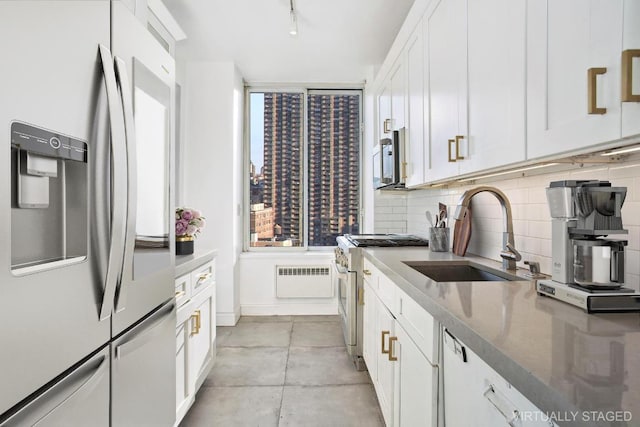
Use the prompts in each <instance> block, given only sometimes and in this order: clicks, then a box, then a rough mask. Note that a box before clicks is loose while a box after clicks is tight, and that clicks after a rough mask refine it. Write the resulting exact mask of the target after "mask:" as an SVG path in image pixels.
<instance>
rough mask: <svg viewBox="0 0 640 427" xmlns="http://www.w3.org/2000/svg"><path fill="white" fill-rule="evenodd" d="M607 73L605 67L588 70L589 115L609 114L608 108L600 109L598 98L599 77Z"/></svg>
mask: <svg viewBox="0 0 640 427" xmlns="http://www.w3.org/2000/svg"><path fill="white" fill-rule="evenodd" d="M606 72H607V69H606V68H604V67H599V68H589V70H587V78H588V80H589V87H588V90H587V92H588V103H589V105H588V113H589V114H606V113H607V109H606V108H598V99H597V98H598V96H597V91H598V80H597V78H598V76H599V75H600V74H604V73H606Z"/></svg>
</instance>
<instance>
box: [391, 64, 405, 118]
mask: <svg viewBox="0 0 640 427" xmlns="http://www.w3.org/2000/svg"><path fill="white" fill-rule="evenodd" d="M404 59H405V58H404V55H400V57H399V58H398V59H397V60H396V64H395V66H394V68H393V70H392V71H391V77H390V82H391V123H392V127H393V130H398V129H401V128H403V127H405V126H406V122H405V102H406V90H407V84H406V76H405V73H406V69H405V64H404Z"/></svg>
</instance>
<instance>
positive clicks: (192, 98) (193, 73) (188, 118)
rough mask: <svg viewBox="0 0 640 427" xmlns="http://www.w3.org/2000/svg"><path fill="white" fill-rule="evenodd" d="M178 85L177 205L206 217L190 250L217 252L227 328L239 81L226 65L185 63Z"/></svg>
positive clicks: (235, 224)
mask: <svg viewBox="0 0 640 427" xmlns="http://www.w3.org/2000/svg"><path fill="white" fill-rule="evenodd" d="M181 82H182V90H183V92H182V93H183V139H182V143H183V146H184V148H183V149H184V163H183V176H184V182H185V183H184V197H183V200H184V202H185V205H188V206H190V207H193V208H196V209H199V210H201V211H202V212H203V215H204V216H205V217H206V220H207V226H206V228H205V229H204V230H203V232H202V233H201V235H200V236H199V237H198V238H197V239H196V242H195V244H196V246H197V247H198V248H201V249H217V250H218V258H217V261H216V269H217V271H216V282H217V307H216V308H217V322H218V324H219V325H233V324H235V322H236V321H237V319H238V318H239V316H240V300H239V288H238V270H237V269H238V265H237V264H238V256H239V253H240V248H241V247H242V239H241V230H240V225H241V224H240V223H241V221H240V215H241V212H240V210H239V206H241V200H242V199H241V197H240V195H241V186H242V176H243V174H242V167H241V152H242V114H243V106H242V100H243V96H242V93H243V83H242V77H241V76H240V75H239V73H238V71H237V69H236V68H235V66H234V64H233V63H231V62H187V63H186V64H185V65H184V76H183V79H181Z"/></svg>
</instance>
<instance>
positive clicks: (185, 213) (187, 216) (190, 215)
mask: <svg viewBox="0 0 640 427" xmlns="http://www.w3.org/2000/svg"><path fill="white" fill-rule="evenodd" d="M192 218H193V212H192V211H191V210H190V209H185V210H183V211H182V219H186V220H187V221H189V220H190V219H192Z"/></svg>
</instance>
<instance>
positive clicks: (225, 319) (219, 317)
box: [216, 311, 240, 326]
mask: <svg viewBox="0 0 640 427" xmlns="http://www.w3.org/2000/svg"><path fill="white" fill-rule="evenodd" d="M238 320H240V311H238V312H237V313H233V312H231V313H229V312H227V313H220V312H218V313H216V326H235V325H236V323H238Z"/></svg>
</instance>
